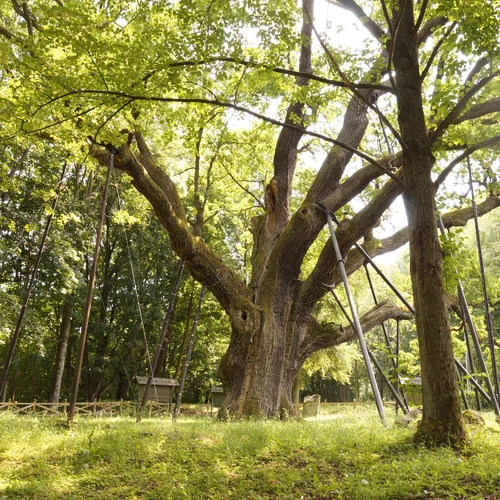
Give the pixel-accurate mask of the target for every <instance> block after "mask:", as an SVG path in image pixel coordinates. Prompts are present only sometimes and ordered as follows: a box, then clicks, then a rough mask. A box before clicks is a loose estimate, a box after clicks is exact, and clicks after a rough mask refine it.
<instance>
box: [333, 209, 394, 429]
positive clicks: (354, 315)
mask: <svg viewBox="0 0 500 500" xmlns="http://www.w3.org/2000/svg"><path fill="white" fill-rule="evenodd" d="M325 214H326V219H327V221H328V227H329V229H330V234H331V237H332V243H333V248H334V249H335V255H336V258H337V264H338V266H339V270H340V274H341V276H342V281H343V283H344V289H345V292H346V295H347V300H348V302H349V307H350V309H351V314H352V319H353V322H354V326H355V331H356V333H357V335H358V339H359V344H360V346H361V352H362V354H363V359H364V361H365V365H366V370H367V371H368V377H369V379H370V383H371V386H372V391H373V395H374V397H375V403H376V404H377V410H378V413H379V415H380V419H381V420H382V423H383V424H384V426H385V427H387V419H386V416H385V412H384V405H383V403H382V399H381V397H380V392H379V390H378V386H377V381H376V380H375V374H374V373H373V368H372V365H371V363H370V355H369V354H368V348H367V347H366V342H365V338H364V336H363V331H362V329H361V324H360V322H359V317H358V312H357V311H356V305H355V304H354V299H353V296H352V294H351V288H350V286H349V280H348V279H347V273H346V271H345V266H344V260H343V259H342V254H341V253H340V248H339V245H338V242H337V237H336V236H335V228H334V227H333V220H332V216H331V214H330V212H329V211H328V210H327V209H326V208H325Z"/></svg>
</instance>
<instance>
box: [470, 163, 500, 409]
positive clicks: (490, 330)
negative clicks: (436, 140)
mask: <svg viewBox="0 0 500 500" xmlns="http://www.w3.org/2000/svg"><path fill="white" fill-rule="evenodd" d="M467 169H468V171H469V187H470V191H471V199H472V210H473V213H474V227H475V229H476V244H477V256H478V259H479V269H480V270H481V284H482V287H483V297H484V315H485V319H486V329H487V330H488V344H489V347H490V355H491V371H492V377H493V383H494V384H495V396H496V399H497V401H499V399H500V388H499V382H498V368H497V361H496V355H495V337H494V335H493V323H492V321H491V313H490V304H489V302H490V300H489V297H488V289H487V288H486V275H485V272H484V261H483V251H482V248H481V235H480V233H479V221H478V217H477V206H476V198H475V196H474V184H473V182H472V169H471V166H470V158H469V157H467Z"/></svg>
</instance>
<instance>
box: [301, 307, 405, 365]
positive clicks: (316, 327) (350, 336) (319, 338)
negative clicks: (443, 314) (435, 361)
mask: <svg viewBox="0 0 500 500" xmlns="http://www.w3.org/2000/svg"><path fill="white" fill-rule="evenodd" d="M412 318H413V314H412V313H411V312H410V311H408V310H407V309H406V308H404V307H400V306H397V305H396V304H394V303H393V302H390V301H384V302H380V303H379V304H378V305H377V306H375V307H374V308H373V309H371V310H370V311H368V312H367V313H365V314H363V316H361V317H360V323H361V329H362V331H363V333H367V332H369V331H370V330H372V329H373V328H375V327H376V326H378V325H381V324H382V323H383V322H385V321H387V320H389V319H400V320H401V319H412ZM356 338H357V334H356V332H355V331H354V330H353V329H352V327H351V326H348V327H344V326H342V325H335V324H327V325H322V324H320V323H319V322H318V321H317V320H316V319H314V318H311V320H310V322H309V327H308V331H307V334H306V337H305V338H304V340H303V342H302V345H301V348H300V356H301V358H302V359H301V360H300V361H302V362H303V361H305V359H307V358H308V357H309V356H311V354H313V353H314V352H316V351H318V350H319V349H326V348H328V347H335V346H337V345H340V344H342V343H344V342H350V341H352V340H355V339H356Z"/></svg>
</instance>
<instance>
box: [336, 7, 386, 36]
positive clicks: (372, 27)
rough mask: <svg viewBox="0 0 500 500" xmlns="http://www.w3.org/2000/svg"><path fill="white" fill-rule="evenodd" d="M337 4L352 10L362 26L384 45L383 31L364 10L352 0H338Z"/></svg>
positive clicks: (384, 34)
mask: <svg viewBox="0 0 500 500" xmlns="http://www.w3.org/2000/svg"><path fill="white" fill-rule="evenodd" d="M337 4H338V6H341V7H343V8H344V9H346V10H348V11H349V12H352V13H353V14H354V15H355V16H356V17H357V18H358V19H359V20H360V21H361V23H362V24H363V26H364V27H365V28H366V29H367V30H368V31H369V32H370V33H371V34H372V35H373V36H374V37H375V38H376V39H377V40H378V41H379V42H380V43H381V44H382V45H385V43H386V40H385V37H386V33H385V31H384V30H383V29H382V28H381V27H380V26H379V25H378V24H377V23H376V22H375V21H374V20H373V19H371V18H370V16H368V15H367V14H366V12H365V11H364V10H363V9H362V8H361V6H360V5H358V4H357V3H356V2H355V1H354V0H338V2H337Z"/></svg>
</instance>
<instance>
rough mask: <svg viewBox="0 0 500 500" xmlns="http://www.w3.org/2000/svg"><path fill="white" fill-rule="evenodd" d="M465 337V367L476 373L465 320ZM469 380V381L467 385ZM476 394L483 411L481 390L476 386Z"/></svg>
mask: <svg viewBox="0 0 500 500" xmlns="http://www.w3.org/2000/svg"><path fill="white" fill-rule="evenodd" d="M463 324H464V339H465V345H466V346H467V352H466V353H465V368H467V370H469V372H470V373H474V359H473V356H472V347H471V345H470V338H469V332H468V328H467V322H466V321H464V322H463ZM468 384H469V382H468V381H467V385H468ZM474 394H475V396H476V406H477V409H478V411H482V409H483V406H482V404H481V398H480V397H479V392H478V390H477V388H476V387H474Z"/></svg>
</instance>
